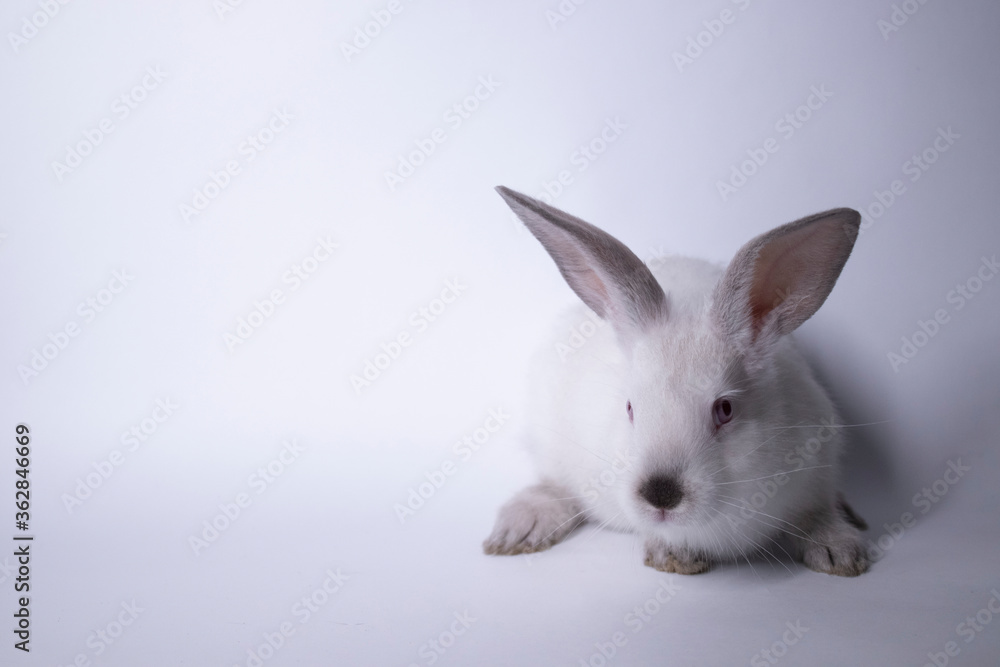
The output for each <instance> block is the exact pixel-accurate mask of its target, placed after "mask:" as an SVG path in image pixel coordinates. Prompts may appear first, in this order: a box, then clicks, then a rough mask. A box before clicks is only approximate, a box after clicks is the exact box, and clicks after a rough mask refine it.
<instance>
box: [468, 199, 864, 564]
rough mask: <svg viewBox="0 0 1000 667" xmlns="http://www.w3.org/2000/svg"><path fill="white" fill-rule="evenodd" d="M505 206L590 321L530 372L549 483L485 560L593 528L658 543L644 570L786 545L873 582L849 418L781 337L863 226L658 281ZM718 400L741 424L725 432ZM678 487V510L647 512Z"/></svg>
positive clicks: (693, 265)
mask: <svg viewBox="0 0 1000 667" xmlns="http://www.w3.org/2000/svg"><path fill="white" fill-rule="evenodd" d="M499 191H500V192H501V195H503V196H504V198H505V199H507V201H508V203H509V204H511V206H512V207H513V208H514V210H515V211H516V212H517V213H518V215H520V216H521V217H522V219H523V220H524V221H525V222H526V224H528V226H529V228H530V229H531V230H532V232H533V233H534V234H535V235H536V236H537V237H538V238H539V240H541V241H542V242H543V244H544V245H545V247H546V248H547V249H548V250H549V252H550V254H551V255H552V256H553V258H554V259H555V260H556V263H557V264H558V265H559V266H560V269H562V271H563V275H564V277H565V278H566V279H567V282H569V284H570V286H571V287H573V289H574V290H575V291H576V292H577V294H579V295H580V296H581V298H582V299H583V300H584V301H585V302H586V303H588V304H590V305H591V306H593V308H594V310H591V309H590V308H588V307H587V306H583V305H580V306H578V307H577V308H575V309H573V310H572V311H571V312H569V313H567V314H565V315H564V316H563V317H562V318H561V319H560V322H559V324H558V326H557V327H556V329H555V332H554V333H555V335H554V338H553V339H552V340H551V341H550V342H549V343H548V344H546V345H545V346H543V347H542V348H541V350H540V351H539V352H538V354H537V356H536V358H535V360H534V363H533V364H532V368H533V378H532V382H531V397H530V409H529V415H530V416H529V420H528V428H527V441H528V444H529V450H530V451H531V453H532V455H533V457H534V459H535V462H536V464H537V467H538V470H539V473H540V476H541V482H540V483H539V484H538V485H535V486H532V487H529V488H528V489H526V490H524V491H522V492H521V493H519V494H518V495H516V496H515V497H514V498H513V499H512V500H511V501H510V502H509V503H507V504H506V505H505V506H504V507H503V508H501V510H500V515H499V517H498V519H497V524H496V527H495V529H494V531H493V533H492V534H491V535H490V537H489V538H488V539H487V540H486V542H485V543H484V549H485V551H486V552H487V553H492V554H515V553H523V552H526V551H537V550H540V549H545V548H548V547H550V546H552V545H553V544H555V543H556V542H558V541H560V540H561V539H563V537H565V536H566V535H567V534H569V533H570V532H571V531H572V530H573V528H575V527H576V525H578V524H579V523H582V522H584V521H590V522H594V523H599V524H601V525H603V526H607V527H610V528H614V529H618V530H623V531H630V532H634V533H638V534H640V535H642V536H644V537H645V538H646V564H647V565H651V566H653V567H655V568H657V569H662V570H666V571H672V572H682V573H697V572H702V571H704V570H706V569H708V568H709V567H710V565H711V564H712V563H715V562H721V561H727V560H733V559H737V558H744V557H746V556H747V555H748V554H749V553H752V552H756V551H759V550H761V549H768V548H771V549H783V548H784V547H782V546H781V543H780V542H779V541H778V538H779V537H781V536H787V537H788V538H790V539H789V541H788V544H790V546H791V547H792V548H793V549H794V551H795V553H796V555H797V556H798V557H799V558H801V559H802V560H803V561H804V562H805V563H806V564H807V565H808V566H809V567H811V568H813V569H815V570H819V571H821V572H828V573H831V574H839V575H846V576H853V575H857V574H860V573H862V572H864V571H865V570H866V569H867V568H868V558H867V555H866V553H865V551H864V549H863V547H862V546H861V540H860V536H859V533H858V531H857V526H859V525H863V522H861V520H860V519H858V518H857V517H856V516H855V515H854V514H853V511H851V510H850V508H849V507H848V506H847V505H846V503H845V502H844V501H843V500H842V499H841V498H839V497H838V495H837V492H836V479H837V460H838V457H839V453H840V450H841V447H842V440H841V430H840V429H839V428H837V426H838V425H839V420H838V417H837V414H836V410H835V408H834V405H833V403H832V401H831V400H830V398H829V397H828V396H827V394H826V392H825V391H824V390H823V389H822V387H821V386H820V385H819V383H818V382H817V381H816V379H815V377H814V376H813V374H812V372H811V370H810V369H809V367H808V365H807V364H806V362H805V360H804V359H803V358H802V356H801V355H800V354H799V352H798V351H797V350H796V347H795V345H794V343H793V341H792V339H791V337H790V336H788V335H785V334H787V333H789V332H790V331H791V330H793V329H794V328H795V327H797V326H798V325H799V324H800V323H801V322H802V321H804V320H805V319H807V318H808V317H809V316H810V315H811V314H812V313H813V312H814V311H815V310H816V309H817V308H819V306H820V305H821V304H822V302H823V301H824V300H825V298H826V295H827V294H828V293H829V291H830V290H831V289H832V287H833V284H834V282H835V281H836V278H837V276H838V275H839V273H840V270H841V268H842V267H843V264H844V262H845V261H846V259H847V256H848V255H849V253H850V249H851V246H852V245H853V242H854V238H855V237H856V230H857V224H858V220H859V216H858V215H857V213H856V212H854V211H850V210H849V209H837V210H834V211H828V212H826V213H822V214H817V215H815V216H811V217H809V218H803V219H802V220H799V221H796V222H794V223H789V224H788V225H784V226H782V227H779V228H776V229H774V230H772V231H771V232H768V233H766V234H763V235H761V236H759V237H757V238H756V239H753V240H752V241H750V242H749V243H747V244H746V245H745V246H744V247H743V249H741V251H740V253H738V254H737V256H736V258H734V260H733V262H732V263H730V265H729V267H728V268H726V269H723V268H721V267H717V266H714V265H712V264H710V263H708V262H704V261H700V260H695V259H687V258H682V257H671V258H667V259H665V260H663V261H662V262H660V263H659V266H658V267H657V268H656V270H655V272H654V273H653V274H652V276H651V275H650V272H649V271H648V270H647V269H646V267H644V266H643V265H642V264H641V262H640V261H639V260H638V258H636V257H635V256H634V254H632V253H631V252H630V251H628V250H627V248H625V247H624V246H622V245H621V244H620V242H618V241H617V240H615V239H614V238H613V237H611V236H610V235H608V234H606V233H605V232H603V231H601V230H600V229H598V228H596V227H593V226H592V225H589V224H588V223H585V222H583V221H581V220H579V219H577V218H573V217H572V216H569V215H567V214H565V213H563V212H562V211H559V210H558V209H554V208H552V207H549V206H546V205H544V204H542V203H541V202H537V201H535V200H532V199H530V198H528V197H525V196H524V195H520V194H518V193H515V192H512V191H509V190H506V189H505V188H499ZM844 232H846V234H845V233H844ZM654 277H655V280H654ZM657 283H658V285H659V287H658V286H657ZM772 293H776V294H778V295H779V298H773V297H772V296H771V294H772ZM716 301H718V303H716ZM595 310H596V311H597V312H598V313H601V314H602V316H603V317H604V319H601V318H599V317H598V315H597V313H595V312H594V311H595ZM581 343H582V344H581ZM721 398H726V399H731V402H732V404H733V405H734V406H735V408H734V409H735V416H734V417H733V418H732V420H731V421H730V422H728V423H721V424H720V423H716V422H715V421H713V417H712V415H713V408H712V406H713V404H714V403H715V402H716V400H717V399H721ZM627 401H628V402H630V403H631V406H632V409H633V414H634V423H632V422H631V421H630V419H629V416H628V414H627V411H626V402H627ZM664 477H669V478H670V479H671V480H674V481H676V483H677V484H678V485H679V488H680V489H681V490H682V495H680V496H679V497H680V498H681V500H680V501H679V502H667V501H663V500H662V498H663V497H662V496H660V497H659V498H660V500H658V499H657V496H656V495H655V494H654V495H651V496H650V495H645V496H644V495H643V493H642V491H641V488H642V486H643V484H644V483H648V482H650V480H653V479H655V478H661V479H662V478H664ZM676 497H678V496H675V500H676ZM657 503H659V504H657Z"/></svg>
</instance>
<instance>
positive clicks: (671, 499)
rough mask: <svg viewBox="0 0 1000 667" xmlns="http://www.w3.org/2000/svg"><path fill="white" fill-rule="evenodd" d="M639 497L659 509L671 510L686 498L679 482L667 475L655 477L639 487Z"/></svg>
mask: <svg viewBox="0 0 1000 667" xmlns="http://www.w3.org/2000/svg"><path fill="white" fill-rule="evenodd" d="M639 495H640V496H642V497H643V498H645V499H646V500H647V501H648V502H649V504H650V505H652V506H653V507H655V508H657V509H661V510H669V509H673V508H675V507H677V506H678V505H680V503H681V499H682V498H683V497H684V491H683V490H682V489H681V485H680V484H678V482H677V480H676V479H674V478H673V477H668V476H667V475H655V476H653V477H650V478H649V479H647V480H646V481H645V482H644V483H643V484H642V486H640V487H639Z"/></svg>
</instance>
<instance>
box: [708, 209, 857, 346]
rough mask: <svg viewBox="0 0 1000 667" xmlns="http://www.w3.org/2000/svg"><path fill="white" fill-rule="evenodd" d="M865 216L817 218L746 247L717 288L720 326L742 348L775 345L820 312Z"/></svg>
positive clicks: (847, 212)
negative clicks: (781, 337) (773, 343)
mask: <svg viewBox="0 0 1000 667" xmlns="http://www.w3.org/2000/svg"><path fill="white" fill-rule="evenodd" d="M860 224H861V216H860V214H859V213H858V212H857V211H855V210H853V209H849V208H838V209H833V210H830V211H825V212H823V213H816V214H815V215H811V216H809V217H806V218H802V219H801V220H796V221H795V222H790V223H788V224H786V225H782V226H781V227H777V228H775V229H772V230H771V231H769V232H766V233H764V234H761V235H760V236H758V237H757V238H755V239H753V240H751V241H750V242H748V243H747V244H746V245H744V246H743V247H742V248H741V249H740V251H739V252H738V253H736V256H735V257H734V258H733V260H732V261H731V262H730V263H729V267H728V268H727V269H726V272H725V274H724V275H723V277H722V280H721V281H720V282H719V284H718V286H717V287H716V288H715V294H714V313H713V314H714V316H715V320H716V323H717V324H718V325H719V326H720V327H721V328H722V330H723V331H724V332H725V333H726V334H727V335H729V336H730V337H731V338H732V339H733V340H734V341H735V342H736V343H737V344H738V345H739V346H740V347H741V348H742V349H748V348H750V347H753V346H757V345H760V344H765V345H766V344H768V343H771V342H774V341H775V340H776V339H777V338H779V337H780V336H783V335H785V334H788V333H791V332H792V331H794V330H795V329H797V328H798V327H799V325H801V324H802V323H803V322H805V321H806V320H807V319H809V318H810V317H811V316H812V315H813V313H815V312H816V311H817V310H818V309H819V307H820V306H822V305H823V302H824V301H826V297H827V296H828V295H829V294H830V291H831V290H832V289H833V285H834V284H835V283H836V282H837V278H838V277H839V276H840V272H841V270H842V269H843V268H844V264H845V262H847V258H848V257H849V256H850V254H851V249H852V248H853V247H854V241H855V240H856V239H857V236H858V230H859V226H860Z"/></svg>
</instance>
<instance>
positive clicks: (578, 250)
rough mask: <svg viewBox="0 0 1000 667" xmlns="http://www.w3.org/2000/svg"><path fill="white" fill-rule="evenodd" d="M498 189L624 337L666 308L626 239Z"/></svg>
mask: <svg viewBox="0 0 1000 667" xmlns="http://www.w3.org/2000/svg"><path fill="white" fill-rule="evenodd" d="M497 192H499V193H500V196H501V197H503V198H504V201H506V202H507V204H508V205H509V206H510V207H511V209H513V211H514V213H516V214H517V217H519V218H520V219H521V221H522V222H523V223H524V225H525V226H526V227H527V228H528V230H529V231H530V232H531V233H532V234H534V235H535V237H536V238H537V239H538V240H539V241H541V243H542V245H543V246H544V247H545V249H546V250H547V251H548V252H549V255H551V256H552V259H554V260H555V262H556V265H557V266H558V267H559V271H560V272H561V273H562V275H563V278H565V279H566V282H567V283H569V286H570V287H572V288H573V291H574V292H576V293H577V295H578V296H579V297H580V298H581V299H583V302H584V303H586V304H587V305H588V306H590V307H591V308H592V309H593V311H594V312H595V313H597V314H598V315H599V316H600V317H602V318H604V319H606V320H608V321H609V322H611V324H612V325H613V326H614V327H615V330H616V331H617V332H618V334H619V336H621V340H623V341H625V340H628V339H629V338H630V337H631V336H632V335H633V334H635V333H637V332H640V331H642V330H643V329H645V328H646V327H648V326H649V325H651V324H653V323H654V322H657V321H661V320H662V319H663V318H665V317H666V314H667V298H666V295H665V294H664V293H663V289H662V288H661V287H660V284H659V283H658V282H656V278H654V277H653V274H652V273H651V272H650V271H649V268H648V267H647V266H646V265H645V264H643V263H642V260H641V259H639V258H638V257H636V255H635V253H633V252H632V251H631V250H629V249H628V248H627V247H626V246H625V244H623V243H622V242H621V241H619V240H618V239H616V238H614V237H613V236H611V235H610V234H608V233H607V232H605V231H602V230H600V229H598V228H597V227H595V226H593V225H591V224H590V223H587V222H584V221H583V220H580V219H579V218H576V217H573V216H572V215H569V214H568V213H564V212H563V211H560V210H559V209H557V208H555V207H553V206H549V205H548V204H545V203H543V202H540V201H538V200H537V199H532V198H531V197H528V196H527V195H523V194H521V193H520V192H514V191H513V190H510V189H509V188H505V187H503V186H500V187H498V188H497Z"/></svg>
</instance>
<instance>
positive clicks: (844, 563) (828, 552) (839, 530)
mask: <svg viewBox="0 0 1000 667" xmlns="http://www.w3.org/2000/svg"><path fill="white" fill-rule="evenodd" d="M792 540H793V542H795V545H796V548H797V550H798V552H799V554H800V556H801V558H802V562H803V563H805V564H806V567H808V568H809V569H810V570H816V571H817V572H823V573H825V574H835V575H837V576H840V577H856V576H858V575H859V574H864V573H865V572H867V571H868V568H869V566H870V565H871V561H870V559H869V558H868V550H867V549H865V545H864V542H863V541H862V539H861V533H860V532H858V529H857V528H855V527H854V526H853V525H851V524H850V523H848V522H847V521H846V520H844V518H842V517H841V516H839V515H835V516H832V517H829V518H828V519H827V520H826V521H823V522H820V523H819V524H818V525H816V526H815V527H814V528H813V529H812V530H811V531H809V533H808V535H807V536H806V535H797V534H793V535H792Z"/></svg>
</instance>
